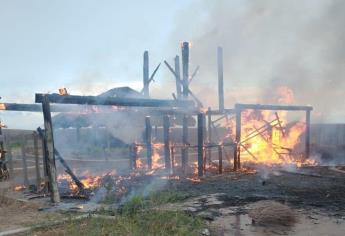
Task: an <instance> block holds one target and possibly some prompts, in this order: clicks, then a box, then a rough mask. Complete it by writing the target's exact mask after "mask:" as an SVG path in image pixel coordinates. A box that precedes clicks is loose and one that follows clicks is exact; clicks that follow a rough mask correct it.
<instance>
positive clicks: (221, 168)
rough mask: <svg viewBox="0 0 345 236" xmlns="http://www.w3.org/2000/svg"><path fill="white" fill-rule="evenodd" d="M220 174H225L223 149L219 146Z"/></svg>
mask: <svg viewBox="0 0 345 236" xmlns="http://www.w3.org/2000/svg"><path fill="white" fill-rule="evenodd" d="M218 172H219V174H221V173H222V172H223V147H222V145H219V146H218Z"/></svg>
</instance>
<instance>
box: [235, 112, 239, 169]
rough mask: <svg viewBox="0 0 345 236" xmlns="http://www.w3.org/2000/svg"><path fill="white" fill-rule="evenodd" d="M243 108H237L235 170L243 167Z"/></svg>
mask: <svg viewBox="0 0 345 236" xmlns="http://www.w3.org/2000/svg"><path fill="white" fill-rule="evenodd" d="M240 142H241V110H240V109H237V110H236V137H235V143H236V147H235V148H234V170H238V169H240V168H241V164H240V158H241V146H240Z"/></svg>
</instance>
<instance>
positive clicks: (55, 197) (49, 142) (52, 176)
mask: <svg viewBox="0 0 345 236" xmlns="http://www.w3.org/2000/svg"><path fill="white" fill-rule="evenodd" d="M42 111H43V118H44V129H45V132H44V142H45V147H46V149H45V153H44V158H45V159H46V163H47V168H48V169H47V172H48V179H49V191H50V199H51V201H52V202H53V203H59V202H60V194H59V189H58V184H57V174H56V166H55V154H54V137H53V126H52V119H51V114H50V103H49V100H48V97H47V96H43V100H42Z"/></svg>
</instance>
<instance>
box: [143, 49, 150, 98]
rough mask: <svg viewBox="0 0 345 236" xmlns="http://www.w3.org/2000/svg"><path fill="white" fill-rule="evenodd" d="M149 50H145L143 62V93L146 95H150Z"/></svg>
mask: <svg viewBox="0 0 345 236" xmlns="http://www.w3.org/2000/svg"><path fill="white" fill-rule="evenodd" d="M149 77H150V75H149V52H148V51H145V52H144V64H143V84H144V89H143V93H144V96H145V97H149V96H150V90H149V79H150V78H149Z"/></svg>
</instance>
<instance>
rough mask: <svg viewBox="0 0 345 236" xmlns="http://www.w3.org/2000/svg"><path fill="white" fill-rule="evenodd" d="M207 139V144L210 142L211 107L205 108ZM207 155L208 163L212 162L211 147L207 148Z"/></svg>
mask: <svg viewBox="0 0 345 236" xmlns="http://www.w3.org/2000/svg"><path fill="white" fill-rule="evenodd" d="M207 136H208V137H207V141H208V144H211V143H212V115H211V107H209V108H208V110H207ZM207 154H208V155H207V157H208V163H209V164H210V163H211V162H212V149H211V148H208V150H207Z"/></svg>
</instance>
